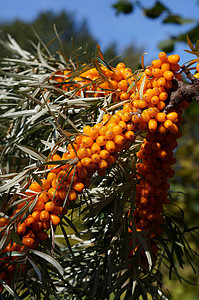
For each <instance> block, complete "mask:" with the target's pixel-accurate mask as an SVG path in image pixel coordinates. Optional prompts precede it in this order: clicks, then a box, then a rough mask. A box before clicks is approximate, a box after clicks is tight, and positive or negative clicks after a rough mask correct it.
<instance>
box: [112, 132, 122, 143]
mask: <svg viewBox="0 0 199 300" xmlns="http://www.w3.org/2000/svg"><path fill="white" fill-rule="evenodd" d="M113 140H114V143H115V144H116V145H123V143H124V141H125V137H124V136H123V135H120V134H117V135H116V136H115V137H114V139H113Z"/></svg>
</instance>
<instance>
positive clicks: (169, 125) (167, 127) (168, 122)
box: [164, 120, 173, 129]
mask: <svg viewBox="0 0 199 300" xmlns="http://www.w3.org/2000/svg"><path fill="white" fill-rule="evenodd" d="M164 127H165V128H166V129H171V128H172V127H173V122H172V121H171V120H166V121H165V122H164Z"/></svg>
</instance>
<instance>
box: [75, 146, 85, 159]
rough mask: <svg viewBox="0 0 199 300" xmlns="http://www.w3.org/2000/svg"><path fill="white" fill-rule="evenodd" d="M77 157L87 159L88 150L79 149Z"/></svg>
mask: <svg viewBox="0 0 199 300" xmlns="http://www.w3.org/2000/svg"><path fill="white" fill-rule="evenodd" d="M77 156H78V157H79V159H82V158H84V157H86V156H87V150H86V148H85V147H82V148H79V149H78V150H77Z"/></svg>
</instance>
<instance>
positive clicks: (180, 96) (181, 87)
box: [163, 65, 199, 113]
mask: <svg viewBox="0 0 199 300" xmlns="http://www.w3.org/2000/svg"><path fill="white" fill-rule="evenodd" d="M181 68H182V71H183V72H184V73H185V74H186V76H187V78H188V79H189V80H190V81H191V83H190V84H187V83H185V82H183V81H179V80H177V79H174V84H175V85H176V90H175V91H172V92H171V94H170V100H169V103H168V105H167V106H166V107H165V109H164V111H163V112H164V113H168V112H169V111H170V110H171V109H172V108H174V107H176V106H178V105H179V104H180V103H181V102H183V101H187V102H191V101H192V99H193V98H194V97H196V101H197V102H199V79H198V78H195V77H194V76H193V75H192V74H191V72H190V71H189V70H188V69H187V67H186V66H184V65H183V66H182V67H181Z"/></svg>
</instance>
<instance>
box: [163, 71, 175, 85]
mask: <svg viewBox="0 0 199 300" xmlns="http://www.w3.org/2000/svg"><path fill="white" fill-rule="evenodd" d="M163 76H164V78H165V79H166V80H172V79H173V78H174V74H173V72H172V71H165V72H164V73H163ZM165 86H166V83H165Z"/></svg>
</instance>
